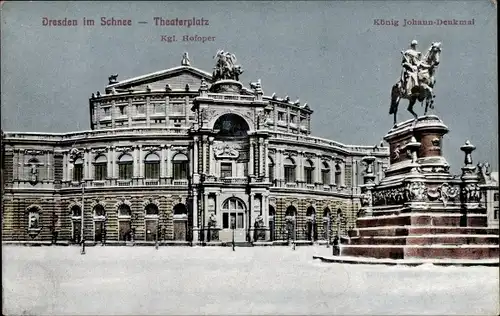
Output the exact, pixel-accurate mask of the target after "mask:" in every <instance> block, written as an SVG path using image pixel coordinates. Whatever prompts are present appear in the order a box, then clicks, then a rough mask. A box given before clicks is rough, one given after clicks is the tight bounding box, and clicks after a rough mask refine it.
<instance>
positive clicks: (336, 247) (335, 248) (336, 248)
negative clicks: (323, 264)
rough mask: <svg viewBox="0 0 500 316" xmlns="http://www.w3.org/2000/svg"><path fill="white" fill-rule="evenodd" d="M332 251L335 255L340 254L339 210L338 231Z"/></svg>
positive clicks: (338, 216) (338, 217) (338, 215)
mask: <svg viewBox="0 0 500 316" xmlns="http://www.w3.org/2000/svg"><path fill="white" fill-rule="evenodd" d="M332 251H333V255H334V256H338V255H340V213H339V212H337V233H336V235H335V238H334V239H333V245H332Z"/></svg>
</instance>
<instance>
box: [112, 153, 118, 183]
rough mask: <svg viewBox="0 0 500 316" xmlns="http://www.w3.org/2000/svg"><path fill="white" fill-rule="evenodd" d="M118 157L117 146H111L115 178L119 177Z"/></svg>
mask: <svg viewBox="0 0 500 316" xmlns="http://www.w3.org/2000/svg"><path fill="white" fill-rule="evenodd" d="M117 160H118V157H117V155H116V147H115V146H111V166H112V167H111V168H112V177H113V179H116V178H118V165H117Z"/></svg>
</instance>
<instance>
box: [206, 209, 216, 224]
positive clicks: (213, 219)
mask: <svg viewBox="0 0 500 316" xmlns="http://www.w3.org/2000/svg"><path fill="white" fill-rule="evenodd" d="M208 226H210V227H217V216H215V213H214V212H210V216H209V218H208Z"/></svg>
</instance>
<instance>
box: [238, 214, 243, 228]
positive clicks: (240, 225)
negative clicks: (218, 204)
mask: <svg viewBox="0 0 500 316" xmlns="http://www.w3.org/2000/svg"><path fill="white" fill-rule="evenodd" d="M236 215H237V217H236V228H243V213H238V214H236Z"/></svg>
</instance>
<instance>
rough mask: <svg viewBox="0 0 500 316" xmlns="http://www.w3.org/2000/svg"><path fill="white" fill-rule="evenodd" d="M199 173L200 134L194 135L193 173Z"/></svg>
mask: <svg viewBox="0 0 500 316" xmlns="http://www.w3.org/2000/svg"><path fill="white" fill-rule="evenodd" d="M195 174H198V136H195V137H193V175H195Z"/></svg>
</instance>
